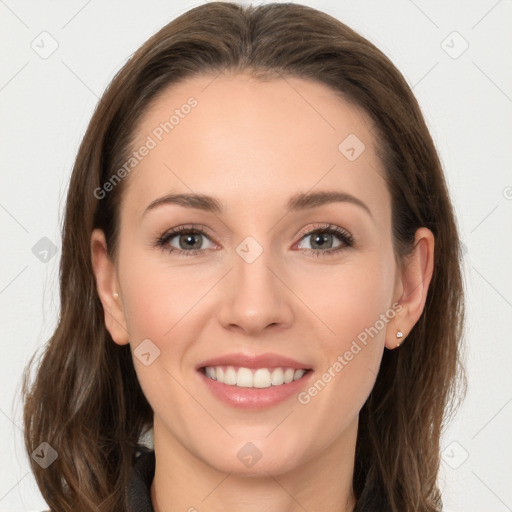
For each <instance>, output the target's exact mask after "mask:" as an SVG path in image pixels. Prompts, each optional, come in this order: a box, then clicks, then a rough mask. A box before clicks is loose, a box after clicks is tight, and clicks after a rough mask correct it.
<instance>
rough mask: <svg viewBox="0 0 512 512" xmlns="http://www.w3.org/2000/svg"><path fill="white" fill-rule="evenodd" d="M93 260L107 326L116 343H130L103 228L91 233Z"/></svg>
mask: <svg viewBox="0 0 512 512" xmlns="http://www.w3.org/2000/svg"><path fill="white" fill-rule="evenodd" d="M91 260H92V267H93V271H94V275H95V278H96V289H97V292H98V295H99V298H100V300H101V303H102V305H103V311H104V313H105V326H106V328H107V330H108V332H109V333H110V335H111V336H112V339H113V340H114V342H115V343H117V344H118V345H126V344H127V343H129V337H128V329H127V327H126V319H125V315H124V311H123V303H122V296H121V291H120V287H119V281H118V279H117V272H116V267H115V265H114V263H113V262H112V261H111V259H110V257H109V255H108V253H107V243H106V241H105V234H104V233H103V231H102V230H101V229H95V230H94V231H93V232H92V235H91ZM115 294H117V295H115Z"/></svg>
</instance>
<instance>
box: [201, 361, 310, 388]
mask: <svg viewBox="0 0 512 512" xmlns="http://www.w3.org/2000/svg"><path fill="white" fill-rule="evenodd" d="M199 371H200V372H201V373H202V374H203V375H205V376H206V377H207V378H209V379H211V380H216V381H218V382H220V383H222V384H227V385H228V386H235V387H240V388H258V389H263V388H270V387H276V386H283V385H286V384H289V383H290V382H293V381H296V380H300V379H302V378H303V377H304V375H306V374H308V373H309V372H311V371H312V370H311V369H306V368H304V369H298V370H296V369H294V368H288V367H284V366H283V367H277V368H244V367H235V366H203V367H202V368H200V369H199Z"/></svg>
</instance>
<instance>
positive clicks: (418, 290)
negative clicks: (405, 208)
mask: <svg viewBox="0 0 512 512" xmlns="http://www.w3.org/2000/svg"><path fill="white" fill-rule="evenodd" d="M433 271H434V235H433V234H432V231H430V230H429V229H427V228H424V227H422V228H419V229H418V230H417V231H416V235H415V240H414V248H413V250H412V252H411V254H410V255H409V256H407V258H406V260H405V261H404V264H403V267H402V268H401V269H400V271H399V274H398V277H397V283H396V288H395V297H396V300H395V302H396V303H398V304H399V305H400V306H401V308H400V309H399V311H398V312H397V314H396V315H395V317H394V318H393V320H392V321H391V322H390V323H389V324H388V326H389V328H388V329H387V331H386V347H387V348H389V349H393V348H397V344H399V343H400V344H401V343H402V342H403V341H404V340H405V338H406V337H407V335H408V334H409V333H410V332H411V330H412V328H413V327H414V325H415V324H416V322H417V321H418V320H419V318H420V316H421V313H422V312H423V309H424V307H425V302H426V300H427V292H428V287H429V285H430V281H431V279H432V273H433ZM397 309H398V308H397ZM397 331H401V332H402V333H403V337H401V338H398V337H397V336H396V333H397Z"/></svg>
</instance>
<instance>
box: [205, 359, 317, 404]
mask: <svg viewBox="0 0 512 512" xmlns="http://www.w3.org/2000/svg"><path fill="white" fill-rule="evenodd" d="M219 360H220V359H219ZM211 361H216V360H213V359H212V360H211ZM222 361H225V359H222ZM280 361H283V358H280ZM205 362H206V363H209V361H205ZM295 364H297V363H295ZM206 366H210V364H207V365H206ZM211 366H218V365H211ZM246 368H247V367H246ZM288 368H292V366H288ZM302 368H304V366H302ZM314 373H315V372H314V371H313V370H308V371H307V372H306V373H305V374H304V375H303V376H302V377H301V378H300V379H299V380H293V381H292V382H289V383H288V384H281V385H280V386H270V387H269V388H243V387H238V386H230V385H229V384H224V383H222V382H218V381H217V380H213V379H210V378H209V377H207V376H206V375H205V374H204V372H203V371H202V370H201V369H198V371H197V374H198V376H199V379H200V380H201V382H202V383H203V384H204V385H205V386H206V388H207V389H209V391H210V392H211V393H212V394H213V396H215V397H216V398H217V399H218V400H220V401H221V402H223V403H224V404H227V405H229V406H231V407H234V408H237V409H245V410H247V409H265V408H269V407H272V406H275V405H278V404H279V403H281V402H284V401H286V400H288V399H290V398H292V397H294V396H295V397H296V396H297V394H298V393H299V392H300V391H301V390H303V389H304V388H305V387H306V386H309V385H310V383H311V379H312V378H313V375H314Z"/></svg>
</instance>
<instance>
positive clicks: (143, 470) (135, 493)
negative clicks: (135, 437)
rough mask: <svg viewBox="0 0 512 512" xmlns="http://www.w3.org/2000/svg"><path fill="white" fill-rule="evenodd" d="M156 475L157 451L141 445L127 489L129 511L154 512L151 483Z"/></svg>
mask: <svg viewBox="0 0 512 512" xmlns="http://www.w3.org/2000/svg"><path fill="white" fill-rule="evenodd" d="M154 475H155V452H154V451H153V450H150V449H148V448H144V447H141V448H139V450H137V452H136V453H135V462H134V466H133V468H132V474H131V476H130V484H129V487H128V489H127V494H128V503H129V508H128V512H154V510H153V505H152V503H151V494H150V489H151V484H152V482H153V477H154Z"/></svg>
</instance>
